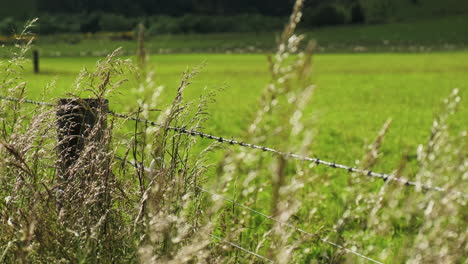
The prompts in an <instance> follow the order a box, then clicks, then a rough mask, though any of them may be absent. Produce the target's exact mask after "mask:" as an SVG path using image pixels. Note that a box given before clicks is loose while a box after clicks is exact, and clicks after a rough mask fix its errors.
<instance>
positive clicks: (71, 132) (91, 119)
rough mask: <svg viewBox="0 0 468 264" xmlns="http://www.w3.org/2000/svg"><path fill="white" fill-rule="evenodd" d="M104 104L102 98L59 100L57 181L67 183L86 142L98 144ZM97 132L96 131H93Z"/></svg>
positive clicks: (104, 113) (102, 125) (101, 134)
mask: <svg viewBox="0 0 468 264" xmlns="http://www.w3.org/2000/svg"><path fill="white" fill-rule="evenodd" d="M107 112H108V101H107V100H103V99H60V100H59V102H58V109H57V134H58V150H57V151H58V155H59V160H60V162H59V178H60V179H61V180H63V181H67V180H68V179H70V177H73V174H74V172H73V171H74V165H75V163H76V162H77V161H78V159H79V158H80V153H81V152H82V151H83V150H84V148H85V145H86V143H88V142H97V143H99V142H101V141H102V138H103V131H104V129H105V123H106V114H107ZM96 129H97V130H96Z"/></svg>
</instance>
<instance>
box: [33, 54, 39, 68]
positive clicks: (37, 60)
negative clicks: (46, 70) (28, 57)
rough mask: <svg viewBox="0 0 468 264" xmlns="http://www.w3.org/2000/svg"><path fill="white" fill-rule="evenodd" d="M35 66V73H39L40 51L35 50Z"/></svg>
mask: <svg viewBox="0 0 468 264" xmlns="http://www.w3.org/2000/svg"><path fill="white" fill-rule="evenodd" d="M33 66H34V73H35V74H38V73H39V51H37V50H33Z"/></svg>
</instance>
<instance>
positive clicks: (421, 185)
mask: <svg viewBox="0 0 468 264" xmlns="http://www.w3.org/2000/svg"><path fill="white" fill-rule="evenodd" d="M0 99H1V100H7V101H13V102H20V103H21V102H23V103H29V104H35V105H42V106H56V104H53V103H48V102H42V101H33V100H28V99H19V98H13V97H7V96H0ZM108 114H109V115H111V116H114V117H117V118H122V119H126V120H132V121H136V122H141V123H145V124H147V125H150V126H156V127H161V128H164V129H167V130H172V131H175V132H178V133H182V134H186V135H189V136H199V137H200V138H206V139H210V140H213V141H217V142H219V143H227V144H229V145H237V146H241V147H245V148H251V149H256V150H261V151H264V152H270V153H273V154H276V155H280V156H282V157H284V158H290V159H295V160H300V161H307V162H311V163H314V164H316V165H325V166H327V167H329V168H333V169H340V170H345V171H347V172H349V173H357V174H361V175H364V176H369V177H374V178H378V179H381V180H383V181H393V182H397V183H400V184H403V185H404V186H410V187H415V188H417V189H422V190H425V191H429V190H433V191H438V192H448V193H452V194H456V195H458V196H463V197H464V198H467V197H468V194H466V193H464V192H461V191H449V190H446V189H445V188H442V187H438V186H433V185H430V184H426V183H421V182H416V181H411V180H409V179H405V178H401V177H396V176H395V175H393V174H387V173H379V172H374V171H372V170H364V169H360V168H356V167H353V166H348V165H344V164H339V163H336V162H330V161H326V160H321V159H320V158H318V157H309V156H304V155H300V154H296V153H290V152H283V151H280V150H277V149H274V148H270V147H266V146H259V145H255V144H251V143H246V142H242V141H239V140H235V139H228V138H224V137H220V136H215V135H211V134H207V133H204V132H200V131H197V130H191V129H186V128H184V127H174V126H166V125H163V124H160V123H157V122H154V121H151V120H147V119H143V118H138V117H133V116H130V115H126V114H121V113H116V112H114V111H112V110H109V112H108Z"/></svg>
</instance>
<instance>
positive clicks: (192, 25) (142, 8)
mask: <svg viewBox="0 0 468 264" xmlns="http://www.w3.org/2000/svg"><path fill="white" fill-rule="evenodd" d="M293 2H294V1H292V0H255V1H251V0H237V1H231V0H172V1H166V0H96V1H94V0H83V1H76V0H16V1H2V3H0V35H3V36H8V35H11V34H14V33H16V32H18V31H19V29H21V28H22V27H23V25H24V23H25V21H26V20H27V19H30V18H32V17H40V21H39V23H38V26H37V28H36V29H35V31H36V33H39V34H56V33H96V32H127V31H133V30H134V29H135V28H136V26H137V24H138V23H140V22H143V23H144V24H145V26H146V28H147V29H148V31H149V33H150V34H155V35H156V34H187V33H202V34H203V33H219V32H271V31H277V30H280V29H281V27H282V25H283V24H284V22H285V21H286V18H287V16H288V14H290V12H291V7H292V4H293ZM467 13H468V1H460V0H445V1H438V0H330V1H320V0H309V1H307V2H306V7H305V9H304V21H303V23H302V24H301V26H302V28H303V29H315V28H319V27H324V26H331V25H345V24H364V23H365V24H382V23H395V22H409V21H415V20H423V19H428V18H431V19H433V18H440V17H446V16H453V15H461V14H467Z"/></svg>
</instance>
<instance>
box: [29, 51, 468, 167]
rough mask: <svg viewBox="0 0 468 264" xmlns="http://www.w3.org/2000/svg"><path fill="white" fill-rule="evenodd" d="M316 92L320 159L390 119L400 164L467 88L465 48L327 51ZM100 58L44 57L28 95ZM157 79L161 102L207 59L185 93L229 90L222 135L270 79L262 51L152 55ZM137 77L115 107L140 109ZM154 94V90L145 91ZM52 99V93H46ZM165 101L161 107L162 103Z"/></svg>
mask: <svg viewBox="0 0 468 264" xmlns="http://www.w3.org/2000/svg"><path fill="white" fill-rule="evenodd" d="M313 60H314V68H313V72H312V74H313V76H314V79H315V83H316V84H317V90H316V92H315V94H314V96H313V99H312V102H311V104H310V105H309V106H308V107H307V110H306V112H307V117H308V118H309V119H310V124H311V128H310V129H313V130H314V131H316V138H315V140H314V142H315V143H314V145H315V149H314V153H316V154H317V155H319V156H320V157H323V158H327V159H332V160H336V161H337V162H338V161H341V162H347V163H350V162H353V161H354V159H355V158H356V155H359V153H361V152H362V150H363V146H364V145H365V144H366V143H369V142H370V141H371V140H373V138H374V137H375V135H376V133H377V132H378V130H379V128H380V127H381V125H382V124H383V123H384V122H385V120H386V119H388V118H392V119H393V121H394V122H393V124H392V127H391V129H390V132H389V134H388V135H387V136H386V139H385V144H384V148H383V149H384V152H385V154H386V158H385V161H386V162H382V164H381V165H380V168H381V169H382V170H387V171H388V170H390V169H391V168H393V167H395V166H396V164H397V162H398V160H399V158H400V156H401V155H402V154H403V153H405V152H407V151H414V150H415V148H416V147H417V144H419V143H423V142H425V141H426V140H427V138H428V135H429V132H430V131H429V128H430V126H431V122H432V119H433V117H434V113H435V112H437V111H438V110H439V107H440V106H441V103H442V99H443V98H445V97H446V96H447V95H448V94H449V93H450V91H451V90H452V89H454V88H459V89H460V90H461V93H462V95H464V94H466V89H468V65H467V64H466V61H468V53H467V52H456V53H431V54H429V53H427V54H327V55H316V56H315V57H314V59H313ZM95 61H96V58H93V57H85V58H44V59H43V60H42V61H41V71H42V73H41V74H39V75H34V74H32V73H31V69H29V68H27V69H26V70H25V72H26V80H28V97H30V98H32V99H38V98H40V93H41V90H42V89H43V88H44V87H45V86H46V85H47V83H50V82H51V81H52V80H55V81H56V87H54V88H52V92H51V94H52V95H53V96H54V97H55V98H59V97H63V96H66V94H67V93H70V92H72V91H73V89H72V86H73V82H74V80H75V78H76V77H77V75H78V73H79V71H80V69H82V68H83V67H86V68H89V69H92V68H93V66H94V64H95ZM150 62H151V67H153V68H154V70H155V73H156V83H157V84H158V85H163V86H164V87H165V88H164V92H163V98H164V100H163V101H164V102H165V103H166V104H168V103H169V102H170V100H171V99H172V98H173V96H174V95H175V91H176V88H177V86H178V84H179V81H180V77H181V73H182V72H183V71H184V70H186V69H187V68H190V67H193V66H196V65H199V64H201V63H203V62H205V63H206V66H205V67H204V68H203V70H202V72H201V74H200V75H199V76H198V77H196V78H195V80H194V82H193V85H192V86H191V87H190V89H188V90H187V96H188V97H189V98H192V99H195V98H197V97H198V96H199V95H200V94H202V93H203V89H204V88H205V87H206V88H208V89H217V88H224V90H223V91H222V92H220V93H219V94H218V95H217V98H216V99H217V101H216V103H214V104H213V105H212V106H211V107H210V115H211V118H210V120H209V121H208V122H207V124H206V131H208V132H212V133H215V134H219V135H222V136H223V137H231V136H234V137H240V138H242V134H243V131H244V130H245V129H246V126H247V125H248V123H249V120H251V118H252V114H253V113H254V111H255V110H256V108H255V106H256V103H257V101H258V99H259V96H260V93H261V91H262V89H263V88H264V87H265V86H266V84H267V83H268V82H269V77H268V76H269V75H268V69H267V59H266V56H265V55H258V54H242V55H219V54H217V55H215V54H177V55H157V56H152V57H151V60H150ZM136 86H137V82H136V80H135V78H133V77H132V76H130V77H129V80H128V82H127V83H126V84H124V85H123V86H122V88H120V89H118V90H117V91H116V93H115V94H114V95H113V97H112V98H111V99H110V105H111V108H113V109H115V110H116V111H134V110H136V108H137V100H147V99H148V98H137V96H136V94H137V93H136V92H135V87H136ZM148 93H149V92H148ZM47 99H48V98H47ZM166 106H167V105H164V106H162V107H161V108H165V107H166ZM466 106H467V104H466V99H465V100H464V101H463V103H462V107H461V109H460V111H459V112H458V113H457V115H456V117H455V118H454V120H453V125H454V126H456V128H457V130H461V129H466V128H467V126H468V107H466Z"/></svg>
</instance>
